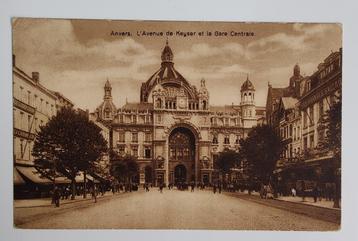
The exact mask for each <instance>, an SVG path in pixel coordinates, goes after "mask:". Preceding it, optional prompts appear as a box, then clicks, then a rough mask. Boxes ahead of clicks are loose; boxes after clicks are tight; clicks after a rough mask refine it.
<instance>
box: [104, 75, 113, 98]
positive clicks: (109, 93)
mask: <svg viewBox="0 0 358 241" xmlns="http://www.w3.org/2000/svg"><path fill="white" fill-rule="evenodd" d="M104 99H112V86H111V83H109V79H108V77H107V81H106V84H105V85H104Z"/></svg>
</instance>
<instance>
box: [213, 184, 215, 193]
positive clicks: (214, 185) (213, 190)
mask: <svg viewBox="0 0 358 241" xmlns="http://www.w3.org/2000/svg"><path fill="white" fill-rule="evenodd" d="M213 192H214V194H215V193H216V184H214V185H213Z"/></svg>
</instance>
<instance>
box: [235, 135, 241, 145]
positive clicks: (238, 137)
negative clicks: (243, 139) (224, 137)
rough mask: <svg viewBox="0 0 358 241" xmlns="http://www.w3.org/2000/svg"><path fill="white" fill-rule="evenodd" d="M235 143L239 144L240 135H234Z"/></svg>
mask: <svg viewBox="0 0 358 241" xmlns="http://www.w3.org/2000/svg"><path fill="white" fill-rule="evenodd" d="M235 144H240V135H237V136H236V141H235Z"/></svg>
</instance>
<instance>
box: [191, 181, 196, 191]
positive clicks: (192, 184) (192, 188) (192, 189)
mask: <svg viewBox="0 0 358 241" xmlns="http://www.w3.org/2000/svg"><path fill="white" fill-rule="evenodd" d="M194 188H195V183H194V182H192V183H191V190H190V191H191V192H194Z"/></svg>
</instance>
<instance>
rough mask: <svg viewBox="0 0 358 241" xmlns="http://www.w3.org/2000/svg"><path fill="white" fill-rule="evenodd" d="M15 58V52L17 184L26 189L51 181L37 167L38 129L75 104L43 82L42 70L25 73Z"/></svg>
mask: <svg viewBox="0 0 358 241" xmlns="http://www.w3.org/2000/svg"><path fill="white" fill-rule="evenodd" d="M15 60H16V59H15V56H13V68H12V71H13V128H14V129H13V162H14V184H15V185H18V186H21V187H23V188H24V189H26V188H27V189H28V188H38V187H37V186H36V185H26V184H28V183H30V184H49V183H51V181H50V180H49V179H47V178H41V177H40V176H39V174H38V172H37V171H36V170H35V168H34V159H33V156H32V148H33V145H34V140H35V138H36V133H37V132H38V131H39V129H40V126H42V125H45V124H46V123H47V122H48V120H49V119H50V118H51V117H52V116H54V115H56V113H57V111H58V109H59V108H62V107H63V106H70V107H73V103H72V102H71V101H70V100H68V99H67V98H65V97H64V96H62V95H61V94H60V93H58V92H54V91H51V90H49V89H47V88H46V87H45V86H43V85H42V84H41V83H40V74H39V73H38V72H32V74H31V75H28V74H27V73H25V72H24V71H23V70H22V69H20V68H19V67H18V66H16V61H15ZM30 186H31V187H30ZM20 189H21V188H20ZM18 190H19V189H16V191H18ZM27 191H28V190H27Z"/></svg>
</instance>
